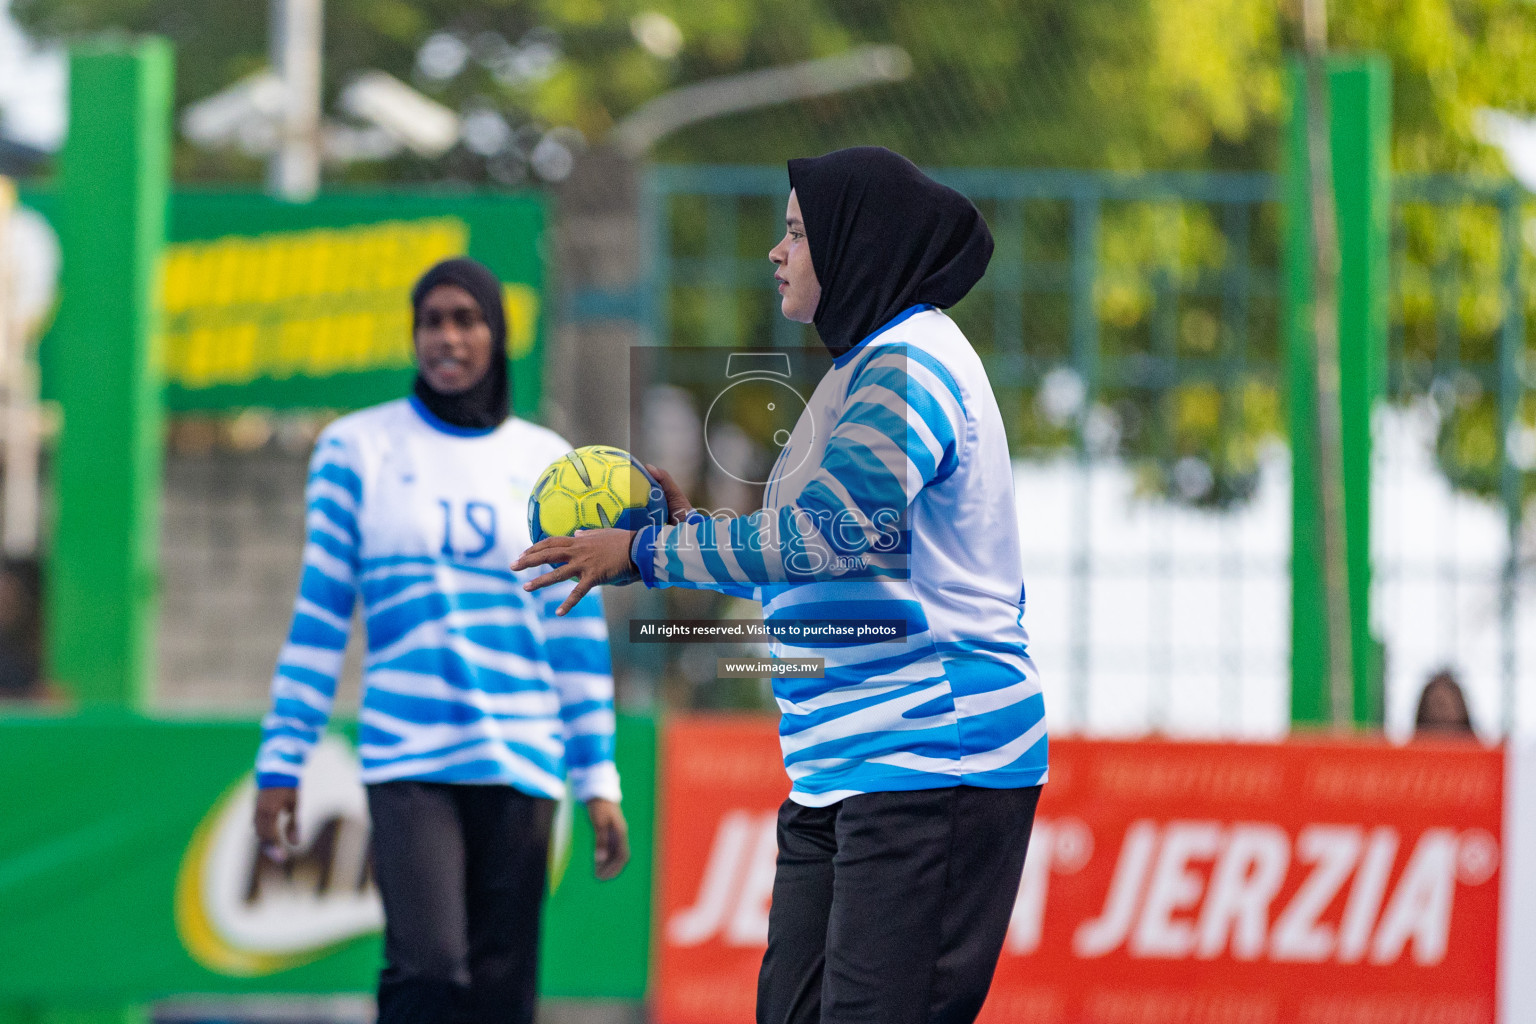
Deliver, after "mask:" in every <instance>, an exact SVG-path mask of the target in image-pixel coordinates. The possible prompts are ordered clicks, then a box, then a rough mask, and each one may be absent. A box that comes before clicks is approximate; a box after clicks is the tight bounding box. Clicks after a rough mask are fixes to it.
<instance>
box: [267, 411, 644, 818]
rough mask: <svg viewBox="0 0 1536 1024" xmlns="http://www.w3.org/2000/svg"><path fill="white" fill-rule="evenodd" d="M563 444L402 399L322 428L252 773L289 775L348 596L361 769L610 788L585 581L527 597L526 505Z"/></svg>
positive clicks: (603, 642)
mask: <svg viewBox="0 0 1536 1024" xmlns="http://www.w3.org/2000/svg"><path fill="white" fill-rule="evenodd" d="M569 450H570V445H568V444H566V443H565V441H564V440H562V439H561V438H560V437H559V436H557V435H556V434H554V433H553V432H551V431H548V430H545V429H544V428H543V427H539V426H536V425H534V424H532V423H528V422H527V421H525V420H520V419H515V418H513V419H508V420H507V421H506V422H505V423H503V424H502V425H501V426H499V427H497V428H496V429H494V430H489V431H468V430H462V429H460V428H457V427H453V426H451V425H449V424H446V423H443V422H442V421H441V420H438V419H437V418H436V417H434V416H433V415H432V414H431V413H430V412H429V411H428V410H427V409H426V408H425V406H423V405H421V404H420V402H418V401H417V400H416V399H415V398H414V397H413V398H410V399H402V400H400V401H395V402H389V403H386V404H384V405H379V406H375V407H373V408H371V409H365V410H363V411H362V412H358V413H354V414H352V415H350V416H346V417H343V418H342V419H339V420H337V421H336V422H335V423H333V424H331V426H330V427H328V428H327V429H326V430H325V432H324V433H323V434H322V435H321V436H320V439H319V441H318V442H317V443H316V445H315V454H314V457H313V459H312V460H311V462H310V470H309V486H308V492H307V498H308V520H307V525H308V538H307V542H306V544H305V546H304V569H303V575H302V577H301V579H300V582H299V594H298V600H297V603H296V604H295V607H294V614H293V628H292V631H291V633H290V635H289V638H288V642H287V644H285V645H284V647H283V650H282V654H281V656H280V658H279V661H278V665H277V671H276V674H275V675H274V677H273V680H272V710H271V713H270V714H268V715H267V717H266V719H265V720H264V721H263V723H262V743H261V749H260V751H259V752H258V754H257V758H256V771H257V782H258V785H261V786H264V787H267V786H292V785H296V784H297V783H296V780H297V778H298V777H299V775H300V774H301V771H302V768H303V765H304V761H305V758H306V756H307V755H308V753H309V751H310V750H311V749H312V748H313V746H314V745H315V743H316V742H317V741H318V740H319V738H320V735H321V733H322V732H324V730H325V726H326V721H327V719H328V718H329V717H330V713H331V705H332V701H333V699H334V697H335V693H336V678H337V676H338V674H339V673H340V671H341V663H342V653H343V649H344V648H345V647H346V642H347V635H348V631H349V629H350V627H351V619H352V609H353V605H354V603H355V602H356V600H357V598H358V597H361V598H362V603H363V611H364V615H365V618H366V625H367V636H368V654H367V659H366V661H365V663H364V672H363V699H362V710H361V713H360V716H359V723H358V740H359V754H360V755H361V757H362V762H363V781H364V782H365V783H376V782H387V781H390V780H393V779H415V780H420V781H429V782H462V783H501V784H506V785H511V786H515V787H517V788H518V789H521V790H523V791H525V792H528V793H532V794H534V795H536V796H545V797H552V798H558V797H559V796H560V795H561V794H562V793H563V792H564V791H565V785H566V779H567V777H569V779H570V782H571V787H572V790H573V791H574V794H575V796H576V798H577V799H580V800H587V799H590V798H592V797H605V798H607V799H610V800H617V799H619V775H618V771H617V769H616V768H615V767H614V763H613V732H614V714H613V676H612V672H611V667H610V664H609V658H608V631H607V625H606V623H605V620H604V618H603V608H602V603H601V601H602V599H601V597H600V596H599V594H598V592H596V591H594V592H593V593H592V594H590V595H589V596H587V597H586V598H584V599H583V600H582V601H581V603H580V604H578V605H577V606H576V607H575V608H574V609H572V610H571V612H570V614H569V615H567V616H565V617H563V618H558V617H556V615H555V609H556V608H557V607H558V606H559V604H560V602H561V601H563V600H564V599H565V598H566V597H567V596H568V595H569V594H570V591H571V589H572V587H573V586H574V584H572V583H561V584H558V585H556V586H553V587H548V588H546V589H544V590H541V591H538V592H536V593H534V594H529V593H527V592H525V591H524V590H523V588H522V584H523V583H524V582H526V581H527V580H529V579H532V578H533V577H534V576H537V575H539V572H538V571H537V570H525V571H524V572H521V573H513V572H512V571H511V570H510V569H508V568H507V567H508V566H509V565H511V564H512V562H513V560H514V559H516V557H517V556H518V554H519V553H521V551H522V550H523V549H524V548H525V547H527V546H528V543H529V540H528V521H527V512H526V509H527V504H528V495H529V492H530V491H531V490H532V488H533V484H534V481H535V480H536V479H537V478H538V475H539V473H540V472H541V471H542V470H543V469H544V467H545V466H546V465H548V464H549V463H550V462H552V461H554V460H555V459H556V458H558V457H559V456H560V455H562V454H564V453H565V452H567V451H569Z"/></svg>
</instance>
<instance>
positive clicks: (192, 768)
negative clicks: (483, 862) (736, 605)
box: [0, 712, 656, 1005]
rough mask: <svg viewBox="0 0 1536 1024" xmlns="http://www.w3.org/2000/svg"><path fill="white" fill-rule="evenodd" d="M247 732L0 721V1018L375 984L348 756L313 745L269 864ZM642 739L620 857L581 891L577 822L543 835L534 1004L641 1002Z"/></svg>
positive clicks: (335, 741)
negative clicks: (539, 998)
mask: <svg viewBox="0 0 1536 1024" xmlns="http://www.w3.org/2000/svg"><path fill="white" fill-rule="evenodd" d="M257 738H258V729H257V727H256V725H254V724H253V723H248V722H179V721H155V720H150V719H145V718H140V717H137V716H132V715H128V714H126V713H108V712H102V713H99V714H90V715H83V716H77V717H73V718H67V719H50V718H41V717H39V718H15V717H13V718H6V719H0V822H3V823H4V825H3V827H0V922H4V926H3V927H0V1005H6V1004H29V1003H30V1004H53V1005H68V1004H82V1003H91V1002H100V1003H106V1002H112V1003H136V1002H146V1001H149V1000H153V999H157V998H162V997H165V996H169V995H176V994H187V993H208V994H242V993H332V992H364V991H369V990H371V989H372V988H373V985H374V979H375V976H376V973H377V971H378V969H379V965H380V943H379V926H380V922H381V914H380V911H379V907H378V899H377V893H376V891H375V889H374V887H373V884H372V877H371V871H370V867H369V863H368V856H367V839H368V822H367V816H366V810H365V808H366V804H365V803H364V798H363V790H362V787H361V785H360V784H359V782H358V779H357V775H356V757H355V754H353V752H352V748H351V745H350V743H348V742H347V741H346V740H344V739H342V738H341V737H339V736H334V735H333V736H331V737H328V738H327V740H326V741H325V742H324V743H323V744H322V745H321V747H320V748H319V749H318V750H317V751H316V753H315V756H314V758H313V759H312V761H311V764H310V766H309V769H308V771H307V772H306V776H305V780H304V785H303V787H302V788H301V790H300V819H301V826H302V832H301V842H300V846H299V849H298V850H297V851H296V854H295V856H294V857H293V858H291V859H290V861H289V862H288V863H287V864H285V865H277V864H273V863H271V862H270V861H269V860H267V859H265V858H263V857H261V856H260V855H259V854H258V852H257V849H256V844H255V837H254V834H253V833H252V831H251V827H250V820H249V819H250V809H251V806H252V802H253V800H254V791H253V788H252V780H251V776H250V768H251V759H252V757H253V755H254V753H255V749H256V743H257ZM655 752H656V739H655V727H654V725H653V724H652V723H651V721H650V720H648V719H640V718H628V717H621V718H620V720H619V726H618V760H619V770H620V772H621V774H622V775H623V780H624V791H625V801H624V810H625V813H626V815H627V816H628V818H629V824H630V837H631V844H632V848H633V851H634V855H633V859H632V860H631V862H630V865H629V867H628V868H627V869H626V870H625V872H624V874H623V875H621V876H620V877H619V878H618V879H616V880H614V881H612V882H607V883H599V882H597V881H596V880H595V879H594V878H593V877H592V868H591V864H592V835H591V829H590V827H589V826H588V825H587V824H586V821H585V814H584V813H583V812H582V810H581V809H580V808H576V809H575V812H574V813H572V814H570V815H569V817H568V819H567V820H570V821H572V826H571V827H570V828H569V829H568V830H565V829H563V828H558V827H557V830H556V835H557V840H556V843H555V844H554V849H553V850H552V852H551V865H552V869H553V870H552V873H551V887H552V889H553V893H552V895H551V897H550V902H549V906H548V910H547V914H546V924H545V931H544V942H543V965H542V966H543V969H542V976H541V991H542V992H543V993H544V994H545V995H548V996H555V997H564V998H573V997H590V998H610V999H641V998H643V996H644V994H645V987H646V979H647V963H648V952H649V950H648V945H649V935H650V902H651V871H652V864H651V851H652V846H653V843H652V830H653V818H654V793H655V788H656V787H655Z"/></svg>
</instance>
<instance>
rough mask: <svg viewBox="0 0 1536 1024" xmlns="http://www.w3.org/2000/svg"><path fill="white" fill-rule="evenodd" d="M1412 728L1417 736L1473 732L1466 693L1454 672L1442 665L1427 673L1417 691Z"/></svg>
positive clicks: (1474, 734)
mask: <svg viewBox="0 0 1536 1024" xmlns="http://www.w3.org/2000/svg"><path fill="white" fill-rule="evenodd" d="M1413 729H1414V733H1415V734H1416V735H1419V736H1467V737H1474V738H1475V737H1476V736H1477V732H1476V730H1474V729H1473V728H1472V715H1471V713H1470V712H1469V711H1468V710H1467V696H1466V694H1465V693H1463V692H1462V689H1461V681H1460V680H1458V679H1457V678H1456V673H1455V672H1453V671H1451V670H1450V669H1448V668H1445V669H1441V670H1440V671H1439V672H1436V673H1435V674H1434V675H1432V676H1430V677H1429V682H1427V683H1425V684H1424V690H1423V692H1422V693H1420V694H1419V708H1418V711H1417V712H1415V714H1414V716H1413Z"/></svg>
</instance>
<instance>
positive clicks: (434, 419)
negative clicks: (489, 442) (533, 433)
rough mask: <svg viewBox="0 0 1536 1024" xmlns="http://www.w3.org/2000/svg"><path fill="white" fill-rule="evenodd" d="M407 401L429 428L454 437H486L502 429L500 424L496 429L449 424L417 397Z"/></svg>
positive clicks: (410, 397)
mask: <svg viewBox="0 0 1536 1024" xmlns="http://www.w3.org/2000/svg"><path fill="white" fill-rule="evenodd" d="M406 401H408V402H410V403H411V408H412V409H415V410H416V415H418V416H420V417H421V418H422V421H423V422H425V423H426V425H427V426H429V427H431V428H432V429H433V430H436V431H439V432H441V433H444V434H448V435H450V436H452V437H485V436H486V435H487V434H494V433H496V431H497V430H498V429H500V424H498V425H497V426H494V427H458V426H454V425H453V424H452V423H449V422H448V421H447V420H445V419H442V418H441V417H439V416H437V415H436V414H435V413H433V412H432V410H431V409H428V408H427V403H425V402H423V401H422V400H421V399H419V398H417V397H416V396H415V395H407V396H406Z"/></svg>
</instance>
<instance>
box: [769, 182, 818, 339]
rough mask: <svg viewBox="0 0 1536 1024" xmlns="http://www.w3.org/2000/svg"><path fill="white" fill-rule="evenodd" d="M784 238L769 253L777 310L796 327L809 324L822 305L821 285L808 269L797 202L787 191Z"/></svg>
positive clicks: (808, 252)
mask: <svg viewBox="0 0 1536 1024" xmlns="http://www.w3.org/2000/svg"><path fill="white" fill-rule="evenodd" d="M784 227H785V229H786V230H785V232H784V237H783V238H782V239H780V240H779V244H778V245H776V246H774V247H773V248H772V249H770V250H768V258H769V259H770V260H772V261H773V265H774V268H775V269H774V272H773V279H774V280H775V281H777V282H778V283H779V296H780V299H779V308H780V309H781V310H783V312H784V315H785V316H786V317H788V318H789V319H790V320H794V321H796V322H797V323H802V324H808V323H810V322H811V320H813V319H814V318H815V316H816V307H817V306H818V305H819V304H820V303H821V282H820V281H818V280H816V268H815V267H813V266H811V247H810V244H809V243H808V242H806V240H805V220H804V219H803V218H802V217H801V216H800V199H799V197H797V196H796V195H795V190H794V189H790V190H789V206H788V208H787V209H785V211H784Z"/></svg>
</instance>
